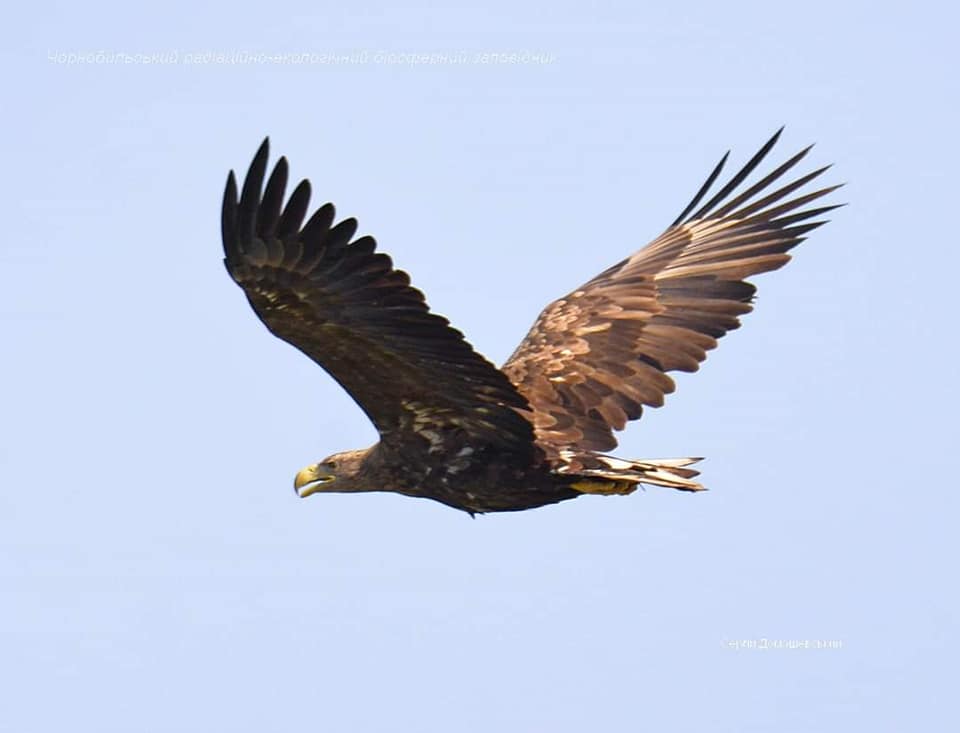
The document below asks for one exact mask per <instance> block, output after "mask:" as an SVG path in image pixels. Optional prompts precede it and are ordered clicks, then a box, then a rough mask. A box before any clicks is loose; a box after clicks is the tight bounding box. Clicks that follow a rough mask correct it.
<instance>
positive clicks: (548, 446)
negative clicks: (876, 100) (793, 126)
mask: <svg viewBox="0 0 960 733" xmlns="http://www.w3.org/2000/svg"><path fill="white" fill-rule="evenodd" d="M779 136H780V132H779V131H778V132H777V133H776V134H775V135H774V136H773V137H772V138H771V139H770V140H769V141H768V142H767V143H766V144H765V145H764V146H763V147H762V148H761V149H760V151H759V152H757V154H756V155H754V156H753V158H751V159H750V160H749V161H748V162H747V164H746V165H745V166H744V167H743V168H742V169H741V170H740V171H739V172H738V173H737V174H736V175H734V176H733V177H732V178H731V179H730V180H729V181H728V182H727V183H726V184H725V185H723V186H722V187H721V188H720V189H719V190H718V191H717V192H716V193H715V194H712V195H711V194H710V190H711V188H712V187H713V184H714V183H715V182H716V179H717V178H718V177H719V175H720V173H721V172H722V169H723V167H724V163H725V162H726V159H727V156H724V157H723V159H722V160H721V161H720V163H719V164H718V165H717V166H716V168H714V170H713V172H712V173H711V174H710V176H709V177H708V178H707V181H706V182H705V183H704V185H703V186H702V187H701V188H700V190H699V191H698V193H697V195H696V196H695V197H694V199H693V200H692V201H691V202H690V204H689V205H688V206H687V207H686V208H685V209H684V211H683V213H681V215H680V216H679V217H678V218H677V219H676V221H674V222H673V224H672V225H671V226H670V227H669V228H668V229H667V230H666V231H665V232H664V233H663V234H662V235H660V236H659V237H658V238H657V239H655V240H654V241H653V242H651V243H650V244H648V245H647V246H646V247H644V248H643V249H641V250H640V251H638V252H637V253H635V254H633V255H632V256H630V257H628V258H627V259H625V260H623V261H622V262H619V263H617V264H616V265H614V266H613V267H610V268H608V269H607V270H605V271H604V272H602V273H600V274H599V275H597V276H596V277H594V278H593V279H592V280H590V281H588V282H587V283H586V284H584V285H582V286H581V287H580V288H578V289H577V290H575V291H573V292H572V293H570V294H568V295H566V296H564V297H563V298H561V299H559V300H557V301H555V302H553V303H551V304H550V305H548V306H547V307H546V308H545V309H544V310H543V312H542V313H541V314H540V316H539V318H537V320H536V322H535V323H534V325H533V327H532V328H531V329H530V332H529V333H528V334H527V336H526V338H525V339H524V340H523V341H522V342H521V343H520V345H519V346H518V347H517V349H516V351H515V352H514V354H513V355H512V356H511V357H510V359H508V360H507V363H506V364H504V365H503V367H502V369H497V368H496V367H495V366H494V365H493V364H491V363H490V362H489V361H487V360H486V359H485V358H484V357H483V356H481V355H480V354H478V353H477V352H476V351H474V350H473V348H472V347H471V346H470V344H468V343H467V342H466V340H465V339H464V338H463V334H461V333H460V332H459V331H457V330H456V329H454V328H453V327H451V326H450V324H449V322H448V321H447V320H446V319H445V318H443V317H441V316H438V315H436V314H433V313H431V312H430V311H429V309H428V307H427V304H426V302H425V300H424V297H423V294H422V293H421V292H420V291H419V290H417V289H415V288H413V287H412V286H411V285H410V278H409V277H408V276H407V274H406V273H405V272H403V271H401V270H397V269H396V268H394V266H393V262H392V261H391V259H390V257H388V256H387V255H385V254H382V253H378V252H376V243H375V241H374V239H373V238H372V237H369V236H365V237H359V238H354V235H355V234H356V230H357V222H356V220H354V219H344V220H343V221H340V222H339V223H337V224H334V218H335V216H334V208H333V205H332V204H329V203H328V204H324V205H323V206H321V207H320V208H319V209H317V210H316V211H315V212H314V213H313V214H312V215H311V216H310V218H309V219H308V220H307V221H306V223H304V219H305V218H306V215H307V211H308V207H309V199H310V184H309V182H308V181H302V182H301V183H300V184H299V185H298V186H297V187H296V188H295V189H294V190H293V193H292V194H290V197H289V199H287V201H286V205H285V206H284V196H285V191H286V187H287V175H288V169H287V162H286V159H285V158H281V159H280V160H279V161H278V162H277V164H276V165H275V167H274V169H273V172H272V173H271V175H270V177H269V179H267V180H266V186H265V187H264V179H266V177H267V176H266V174H267V159H268V155H269V145H268V141H266V140H265V141H264V142H263V144H262V145H261V146H260V149H259V150H258V151H257V154H256V156H255V157H254V159H253V162H252V163H251V165H250V169H249V171H248V173H247V177H246V179H245V180H244V183H243V189H242V191H240V192H239V197H238V190H237V183H236V179H235V177H234V174H233V172H232V171H231V172H230V175H229V177H228V178H227V186H226V191H225V193H224V197H223V210H222V234H223V246H224V252H225V255H226V257H225V263H226V267H227V270H228V272H229V273H230V275H231V277H232V278H233V279H234V280H235V281H236V282H237V284H238V285H240V287H241V288H243V290H244V292H245V293H246V296H247V299H248V300H249V302H250V305H251V306H252V307H253V309H254V311H255V312H256V313H257V315H258V316H259V317H260V319H261V320H262V321H263V323H264V324H265V325H266V326H267V328H268V329H270V331H271V332H272V333H274V334H275V335H276V336H278V337H279V338H281V339H283V340H284V341H287V342H289V343H291V344H293V345H294V346H296V347H297V348H298V349H300V351H302V352H303V353H304V354H306V355H307V356H308V357H310V358H311V359H312V360H313V361H315V362H316V363H317V364H319V365H320V366H322V367H323V368H324V369H325V370H326V371H327V372H328V373H329V374H330V375H331V376H332V377H333V378H334V379H335V380H336V381H337V382H338V383H339V384H340V385H341V386H342V387H343V388H344V389H345V390H346V391H347V392H348V393H349V394H350V395H351V397H353V399H354V400H355V401H356V402H357V404H358V405H360V407H361V409H363V411H364V412H365V413H366V414H367V416H368V417H369V418H370V420H371V421H372V422H373V424H374V425H375V426H376V428H377V431H378V432H379V433H380V440H379V442H378V443H377V444H376V445H374V446H372V447H371V448H367V449H364V450H354V451H347V452H344V453H337V454H334V455H332V456H330V457H329V458H326V459H324V460H323V461H320V462H319V463H315V464H313V465H311V466H308V467H307V468H305V469H303V470H302V471H300V473H298V474H297V477H296V480H295V482H294V485H295V487H296V489H297V490H298V492H299V493H300V495H301V496H308V495H310V494H313V493H317V492H359V491H395V492H398V493H401V494H405V495H407V496H415V497H425V498H430V499H435V500H436V501H440V502H442V503H444V504H447V505H449V506H452V507H455V508H457V509H462V510H464V511H467V512H470V513H481V512H494V511H515V510H520V509H530V508H533V507H538V506H543V505H545V504H552V503H555V502H558V501H563V500H565V499H572V498H574V497H576V496H579V495H581V494H628V493H631V492H632V491H634V490H635V489H636V487H637V486H638V485H639V484H654V485H659V486H667V487H671V488H675V489H682V490H686V491H697V490H699V489H702V488H703V487H702V486H701V485H700V484H699V483H697V482H696V481H694V480H693V479H694V477H695V476H696V475H697V472H696V471H694V470H693V469H691V468H689V467H688V466H690V465H691V464H693V463H695V462H696V461H697V460H699V459H696V458H680V459H668V460H664V459H660V460H642V461H637V460H623V459H619V458H614V457H612V456H608V455H605V454H604V452H605V451H609V450H611V449H612V448H614V447H615V446H616V444H617V441H616V439H615V438H614V435H613V431H614V430H621V429H623V427H624V426H625V424H626V423H627V421H629V420H635V419H637V418H639V417H640V415H641V413H642V410H643V406H644V405H647V406H652V407H657V406H660V405H662V404H663V400H664V395H666V394H668V393H670V392H672V391H673V389H674V384H673V380H672V379H671V378H670V377H669V376H668V372H671V371H695V370H696V369H697V368H699V365H700V362H702V361H703V360H704V359H705V358H706V353H707V351H709V350H710V349H712V348H714V347H715V346H716V344H717V339H718V338H720V337H721V336H723V335H724V334H725V333H726V332H727V331H730V330H732V329H734V328H737V327H738V326H739V325H740V320H739V318H740V316H742V315H744V314H745V313H748V312H749V311H750V310H751V309H752V306H751V301H752V299H753V295H754V292H755V288H754V286H753V285H752V284H751V283H749V282H747V281H746V278H747V277H749V276H751V275H755V274H758V273H761V272H766V271H769V270H775V269H777V268H779V267H782V266H783V265H784V264H786V263H787V261H789V259H790V255H788V254H787V252H788V251H789V250H790V249H792V248H793V247H795V246H796V245H797V244H799V243H800V242H801V241H803V238H804V236H805V235H806V234H807V233H808V232H809V231H811V230H812V229H815V228H816V227H818V226H820V225H821V224H823V223H824V222H823V221H822V220H819V219H818V217H820V216H821V215H823V214H824V213H826V212H828V211H830V210H831V209H834V208H836V206H812V207H811V206H810V204H812V203H813V202H815V201H816V200H817V199H820V198H821V197H823V196H825V195H826V194H828V193H830V192H831V191H833V190H835V189H836V188H838V186H829V187H826V188H820V189H816V190H812V191H808V192H804V191H805V188H806V187H808V184H809V183H810V182H811V181H813V179H815V178H817V177H818V176H820V175H821V174H822V173H823V172H824V171H825V170H827V169H826V168H820V169H818V170H815V171H813V172H811V173H808V174H806V175H803V176H800V177H799V178H796V179H793V180H791V181H790V182H788V183H785V182H784V180H783V179H784V177H785V176H786V174H787V173H788V172H789V171H790V170H792V169H793V168H794V167H795V166H796V165H797V164H798V163H799V162H800V161H801V160H802V159H803V158H804V157H805V156H806V154H807V152H808V151H809V150H810V148H806V149H804V150H802V151H800V152H799V153H797V154H796V155H794V156H793V157H791V158H789V159H788V160H787V161H786V162H784V163H783V164H781V165H780V166H778V167H776V168H775V169H774V170H772V171H771V172H770V173H768V174H767V175H765V176H763V177H762V178H760V179H759V180H758V181H756V182H755V183H753V184H752V185H749V186H746V187H745V186H744V183H745V180H746V179H747V178H748V177H749V176H750V174H751V173H752V172H753V171H754V169H755V168H757V167H758V166H759V165H760V164H761V163H762V162H763V160H764V159H765V158H766V156H767V154H768V153H769V152H770V150H771V149H772V148H773V146H774V145H775V143H776V142H777V140H778V138H779ZM741 189H743V190H741ZM708 197H709V198H708Z"/></svg>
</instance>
